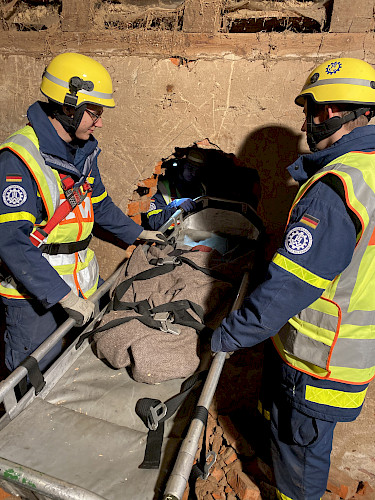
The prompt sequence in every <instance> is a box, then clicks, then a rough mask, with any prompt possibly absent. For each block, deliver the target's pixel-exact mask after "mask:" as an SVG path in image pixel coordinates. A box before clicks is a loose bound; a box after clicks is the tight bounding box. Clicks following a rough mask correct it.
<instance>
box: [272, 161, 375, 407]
mask: <svg viewBox="0 0 375 500" xmlns="http://www.w3.org/2000/svg"><path fill="white" fill-rule="evenodd" d="M326 176H328V177H326ZM323 178H324V179H323ZM322 179H323V181H325V182H328V183H329V184H330V185H331V186H332V187H333V188H334V189H335V190H336V191H337V192H338V193H339V194H340V195H341V197H342V199H343V201H344V203H345V205H346V207H347V210H348V212H349V213H350V214H351V215H352V218H353V220H354V221H356V223H357V226H358V227H359V231H358V238H357V239H358V241H357V245H356V249H355V252H354V254H353V258H352V260H351V262H350V264H349V266H348V267H347V268H346V269H345V270H344V271H343V272H342V273H341V274H340V275H338V276H336V278H335V279H333V280H332V281H328V280H325V279H323V278H321V277H319V276H317V275H315V274H313V273H311V272H309V271H308V270H306V269H304V268H302V267H299V266H297V265H295V263H293V262H292V261H291V260H289V259H288V258H287V257H285V256H283V255H281V254H279V253H276V255H275V256H274V259H273V261H274V262H275V263H276V264H277V265H278V266H280V267H282V268H284V269H286V270H287V271H289V272H291V273H294V274H295V275H296V276H297V277H298V278H300V279H301V280H303V281H305V282H307V283H310V284H311V285H313V286H315V287H319V288H324V292H323V293H322V295H321V297H319V298H318V299H317V300H316V301H315V302H313V303H312V304H311V305H310V306H309V307H307V308H305V309H303V310H302V311H301V312H300V313H299V314H297V315H296V316H294V317H292V318H291V319H290V320H289V322H288V323H287V325H285V327H284V328H283V329H282V330H281V331H280V332H279V333H278V334H277V335H276V336H275V337H274V338H273V341H274V344H275V347H276V349H277V350H278V352H279V354H280V355H281V357H282V358H283V359H284V361H285V362H286V363H288V364H289V365H291V366H293V367H294V368H296V369H297V370H300V371H302V372H305V373H308V374H310V375H312V376H314V377H317V378H322V379H329V380H332V381H338V382H344V383H351V384H358V385H360V384H365V383H367V382H369V381H370V380H372V379H373V378H374V376H375V279H374V278H375V276H374V275H375V153H374V152H371V153H367V152H350V153H347V154H344V155H342V156H341V157H339V158H336V159H335V160H334V161H332V162H330V163H329V164H328V165H326V166H325V167H324V168H322V169H321V170H319V171H318V172H317V173H316V174H315V175H313V176H312V177H311V178H310V179H309V180H308V181H307V182H306V183H305V184H304V185H303V186H302V187H301V188H300V190H299V192H298V193H297V196H296V198H295V201H294V204H293V206H292V210H293V208H294V207H295V206H296V204H298V202H299V201H300V200H301V198H302V197H303V195H304V194H305V193H306V191H307V190H308V189H309V188H310V187H311V186H312V185H313V184H314V183H316V182H317V181H319V180H322ZM307 396H309V398H310V399H311V398H313V397H314V395H313V394H311V395H306V397H307Z"/></svg>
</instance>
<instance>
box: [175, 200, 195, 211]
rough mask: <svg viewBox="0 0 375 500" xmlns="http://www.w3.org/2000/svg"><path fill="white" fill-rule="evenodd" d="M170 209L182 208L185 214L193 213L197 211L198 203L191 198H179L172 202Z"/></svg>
mask: <svg viewBox="0 0 375 500" xmlns="http://www.w3.org/2000/svg"><path fill="white" fill-rule="evenodd" d="M168 206H169V207H174V208H181V209H182V210H183V211H184V212H191V211H192V210H194V209H195V207H196V203H195V201H193V200H192V199H191V198H178V199H176V200H173V201H171V203H169V205H168Z"/></svg>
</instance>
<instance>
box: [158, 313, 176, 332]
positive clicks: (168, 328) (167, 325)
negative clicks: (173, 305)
mask: <svg viewBox="0 0 375 500" xmlns="http://www.w3.org/2000/svg"><path fill="white" fill-rule="evenodd" d="M153 317H154V320H155V321H160V323H161V326H160V330H161V331H162V332H165V333H172V334H173V335H180V333H181V329H180V328H179V327H178V326H177V325H173V324H172V323H173V322H174V315H173V313H172V312H170V311H164V312H157V313H154V314H153Z"/></svg>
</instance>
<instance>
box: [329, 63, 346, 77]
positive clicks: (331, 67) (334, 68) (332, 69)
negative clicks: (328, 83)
mask: <svg viewBox="0 0 375 500" xmlns="http://www.w3.org/2000/svg"><path fill="white" fill-rule="evenodd" d="M341 68H342V64H341V63H340V62H339V61H335V62H332V63H330V64H328V66H327V67H326V73H327V75H334V74H335V73H337V72H338V71H340V69H341Z"/></svg>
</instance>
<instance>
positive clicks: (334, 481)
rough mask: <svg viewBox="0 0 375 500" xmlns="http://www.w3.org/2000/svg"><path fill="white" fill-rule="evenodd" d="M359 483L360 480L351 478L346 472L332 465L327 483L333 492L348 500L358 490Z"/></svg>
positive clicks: (328, 488)
mask: <svg viewBox="0 0 375 500" xmlns="http://www.w3.org/2000/svg"><path fill="white" fill-rule="evenodd" d="M358 484H359V481H358V480H356V479H353V478H351V477H350V476H349V474H347V473H346V472H344V471H342V470H340V469H337V468H336V467H331V469H330V471H329V477H328V483H327V490H328V491H330V492H331V493H336V495H339V496H340V497H341V498H342V499H344V500H347V499H349V498H350V497H352V496H353V495H354V494H355V493H356V492H357V489H358Z"/></svg>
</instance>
